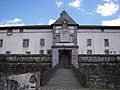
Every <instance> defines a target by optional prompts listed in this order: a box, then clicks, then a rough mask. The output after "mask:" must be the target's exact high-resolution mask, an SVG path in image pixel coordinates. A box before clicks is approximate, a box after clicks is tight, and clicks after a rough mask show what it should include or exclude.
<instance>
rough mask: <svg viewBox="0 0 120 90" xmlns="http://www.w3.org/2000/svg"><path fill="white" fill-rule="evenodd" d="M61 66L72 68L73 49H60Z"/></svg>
mask: <svg viewBox="0 0 120 90" xmlns="http://www.w3.org/2000/svg"><path fill="white" fill-rule="evenodd" d="M59 67H60V68H67V69H69V68H71V50H61V51H59Z"/></svg>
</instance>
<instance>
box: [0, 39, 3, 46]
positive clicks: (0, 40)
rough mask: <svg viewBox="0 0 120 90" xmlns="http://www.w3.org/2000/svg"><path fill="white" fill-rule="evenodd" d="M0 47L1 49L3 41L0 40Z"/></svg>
mask: <svg viewBox="0 0 120 90" xmlns="http://www.w3.org/2000/svg"><path fill="white" fill-rule="evenodd" d="M0 47H3V39H0Z"/></svg>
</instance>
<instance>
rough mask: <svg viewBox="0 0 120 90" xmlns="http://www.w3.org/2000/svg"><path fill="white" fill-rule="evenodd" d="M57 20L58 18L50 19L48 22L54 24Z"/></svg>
mask: <svg viewBox="0 0 120 90" xmlns="http://www.w3.org/2000/svg"><path fill="white" fill-rule="evenodd" d="M55 21H56V20H54V19H50V20H49V22H48V25H51V24H53V23H54V22H55Z"/></svg>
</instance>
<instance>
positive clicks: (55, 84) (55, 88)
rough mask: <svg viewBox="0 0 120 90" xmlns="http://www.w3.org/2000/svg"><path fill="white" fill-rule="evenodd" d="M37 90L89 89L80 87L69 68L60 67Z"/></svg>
mask: <svg viewBox="0 0 120 90" xmlns="http://www.w3.org/2000/svg"><path fill="white" fill-rule="evenodd" d="M39 90H89V89H83V88H81V86H80V84H79V82H78V81H77V80H76V78H75V76H74V74H73V72H72V70H71V69H64V68H60V69H58V70H57V71H56V73H55V74H54V76H53V77H52V78H51V79H50V80H49V81H48V82H47V84H46V85H45V86H43V87H40V89H39Z"/></svg>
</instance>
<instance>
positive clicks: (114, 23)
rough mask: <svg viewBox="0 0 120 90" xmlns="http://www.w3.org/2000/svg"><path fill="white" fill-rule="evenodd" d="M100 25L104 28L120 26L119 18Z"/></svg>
mask: <svg viewBox="0 0 120 90" xmlns="http://www.w3.org/2000/svg"><path fill="white" fill-rule="evenodd" d="M102 25H104V26H120V16H119V17H118V18H117V19H113V20H109V21H102Z"/></svg>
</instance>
